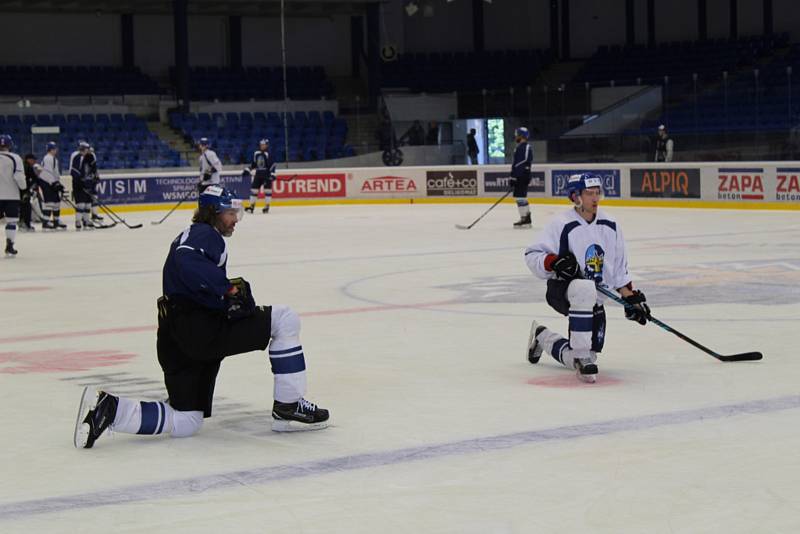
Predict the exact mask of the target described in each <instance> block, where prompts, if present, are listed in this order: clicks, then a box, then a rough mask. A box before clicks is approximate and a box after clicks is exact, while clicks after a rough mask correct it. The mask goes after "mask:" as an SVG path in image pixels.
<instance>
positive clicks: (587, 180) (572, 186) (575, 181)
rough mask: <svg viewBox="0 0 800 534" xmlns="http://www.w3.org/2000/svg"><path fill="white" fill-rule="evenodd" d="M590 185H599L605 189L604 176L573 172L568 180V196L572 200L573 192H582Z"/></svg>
mask: <svg viewBox="0 0 800 534" xmlns="http://www.w3.org/2000/svg"><path fill="white" fill-rule="evenodd" d="M590 187H599V188H600V190H601V191H602V190H603V178H602V177H600V175H599V174H594V173H590V172H583V173H580V174H573V175H572V176H570V177H569V180H567V196H568V197H569V198H570V200H572V195H573V193H577V194H578V195H580V194H581V191H583V190H584V189H588V188H590Z"/></svg>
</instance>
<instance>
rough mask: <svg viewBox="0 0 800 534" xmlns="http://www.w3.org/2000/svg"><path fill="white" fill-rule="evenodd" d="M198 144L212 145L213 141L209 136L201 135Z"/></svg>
mask: <svg viewBox="0 0 800 534" xmlns="http://www.w3.org/2000/svg"><path fill="white" fill-rule="evenodd" d="M197 146H204V147H208V146H211V142H210V141H209V140H208V137H201V138H200V139H198V140H197Z"/></svg>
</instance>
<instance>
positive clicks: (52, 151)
mask: <svg viewBox="0 0 800 534" xmlns="http://www.w3.org/2000/svg"><path fill="white" fill-rule="evenodd" d="M37 167H38V168H37ZM37 167H34V169H35V170H36V174H37V176H38V179H39V189H41V191H42V196H43V197H44V202H43V203H42V215H43V216H44V222H42V229H44V230H66V229H67V225H66V224H64V223H62V222H61V195H62V194H63V193H64V185H63V184H62V183H61V169H60V168H59V166H58V145H57V144H55V143H54V142H52V141H51V142H49V143H47V154H45V155H44V158H42V163H41V165H40V166H37ZM50 217H52V220H50Z"/></svg>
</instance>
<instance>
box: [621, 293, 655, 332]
mask: <svg viewBox="0 0 800 534" xmlns="http://www.w3.org/2000/svg"><path fill="white" fill-rule="evenodd" d="M623 299H624V300H625V302H627V303H628V304H629V305H628V306H625V318H626V319H628V320H630V321H636V322H637V323H639V324H647V319H649V318H650V306H648V305H647V302H646V301H647V299H646V298H645V296H644V293H642V292H641V291H639V290H638V289H637V290H635V291H634V292H633V295H628V296H627V297H623Z"/></svg>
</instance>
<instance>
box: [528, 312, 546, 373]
mask: <svg viewBox="0 0 800 534" xmlns="http://www.w3.org/2000/svg"><path fill="white" fill-rule="evenodd" d="M544 329H545V327H544V326H542V325H540V324H539V323H537V322H536V321H533V322H532V323H531V335H530V336H528V352H527V353H526V357H527V358H528V361H529V362H530V363H534V364H535V363H539V358H541V357H542V349H543V347H542V344H541V343H539V340H538V339H536V336H538V335H539V334H541V333H542V331H544Z"/></svg>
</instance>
